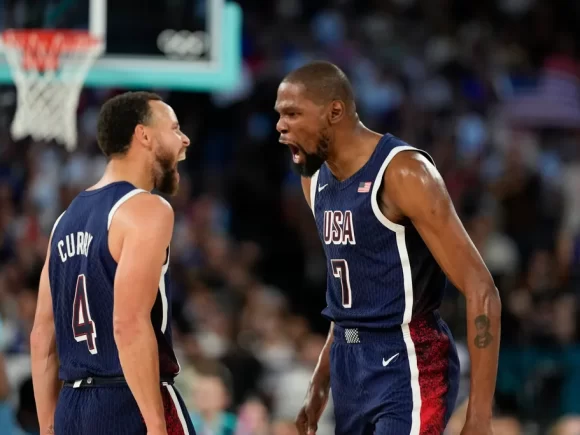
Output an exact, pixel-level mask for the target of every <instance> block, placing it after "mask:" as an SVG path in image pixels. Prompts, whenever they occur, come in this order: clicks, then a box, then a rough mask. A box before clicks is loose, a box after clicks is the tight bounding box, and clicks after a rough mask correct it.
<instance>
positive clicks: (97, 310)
mask: <svg viewBox="0 0 580 435" xmlns="http://www.w3.org/2000/svg"><path fill="white" fill-rule="evenodd" d="M98 142H99V146H100V148H101V150H102V152H103V153H104V154H105V156H107V158H108V160H109V162H108V165H107V168H106V170H105V173H104V175H103V177H102V178H101V180H100V181H99V182H98V183H97V184H96V185H94V186H93V187H91V188H89V189H87V190H85V191H83V192H81V193H80V194H79V195H78V196H77V197H76V198H75V199H74V200H73V201H72V202H71V204H70V206H69V207H68V209H67V210H65V212H64V213H63V214H62V215H61V216H60V217H59V219H58V220H57V221H56V223H55V225H54V228H53V230H52V234H51V239H50V242H49V248H48V253H47V257H46V263H45V265H44V269H43V271H42V275H41V279H40V289H39V296H38V307H37V312H36V317H35V322H34V328H33V331H32V335H31V348H32V378H33V382H34V393H35V397H36V404H37V409H38V418H39V422H40V427H41V433H42V434H49V433H55V434H62V435H65V434H67V435H68V434H70V435H73V434H74V435H80V434H82V435H93V434H94V435H103V434H111V435H112V434H115V435H117V434H118V435H122V434H127V435H133V434H135V435H137V434H151V435H153V434H155V435H174V434H175V435H177V434H179V435H184V434H194V433H195V432H194V430H193V427H192V425H191V422H190V420H189V414H188V412H187V411H186V409H185V406H184V404H183V401H182V400H181V397H180V396H179V394H178V393H177V391H176V390H175V388H174V387H173V378H174V377H175V376H176V375H177V374H178V372H179V364H178V362H177V359H176V357H175V354H174V353H173V349H172V342H171V308H170V307H171V303H170V300H171V288H170V285H169V281H168V266H169V243H170V240H171V234H172V231H173V210H172V208H171V206H170V205H169V204H168V203H167V202H166V201H165V200H164V199H162V198H161V197H160V196H158V195H154V194H151V193H150V191H151V190H152V189H153V188H157V189H158V190H159V191H160V192H162V193H167V194H173V193H175V192H176V191H177V186H178V182H179V175H178V172H177V162H178V161H179V160H183V159H185V152H186V149H187V147H188V146H189V139H188V138H187V136H186V135H185V134H183V132H182V131H181V130H180V128H179V123H178V121H177V118H176V116H175V113H174V112H173V110H172V109H171V107H169V106H168V105H167V104H165V103H164V102H163V101H161V98H159V97H158V96H157V95H155V94H150V93H146V92H134V93H126V94H122V95H119V96H116V97H114V98H112V99H110V100H109V101H107V102H106V103H105V104H104V105H103V107H102V109H101V113H100V117H99V122H98ZM59 379H60V380H61V381H63V382H64V385H62V388H61V382H60V381H59Z"/></svg>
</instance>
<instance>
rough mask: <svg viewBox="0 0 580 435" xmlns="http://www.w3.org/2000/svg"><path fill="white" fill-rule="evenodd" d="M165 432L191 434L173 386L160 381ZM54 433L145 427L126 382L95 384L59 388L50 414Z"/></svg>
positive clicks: (127, 434) (130, 432)
mask: <svg viewBox="0 0 580 435" xmlns="http://www.w3.org/2000/svg"><path fill="white" fill-rule="evenodd" d="M161 394H162V397H163V406H164V408H165V421H166V424H167V433H168V435H195V430H194V429H193V425H192V423H191V419H190V417H189V413H188V412H187V409H186V408H185V404H184V403H183V400H182V398H181V396H180V395H179V393H178V392H177V390H176V389H175V388H174V387H173V385H171V384H169V383H165V382H164V383H163V384H162V385H161ZM54 419H55V420H54V433H55V434H56V435H81V434H82V435H113V434H114V435H146V434H147V428H146V427H145V422H144V421H143V418H142V417H141V412H140V411H139V408H138V406H137V402H136V401H135V399H134V398H133V394H132V393H131V390H130V389H129V387H128V386H127V384H119V385H110V384H109V385H98V386H97V385H95V386H91V387H89V386H86V387H79V388H73V387H71V386H66V385H65V386H64V387H63V388H62V390H61V392H60V396H59V398H58V403H57V407H56V412H55V417H54Z"/></svg>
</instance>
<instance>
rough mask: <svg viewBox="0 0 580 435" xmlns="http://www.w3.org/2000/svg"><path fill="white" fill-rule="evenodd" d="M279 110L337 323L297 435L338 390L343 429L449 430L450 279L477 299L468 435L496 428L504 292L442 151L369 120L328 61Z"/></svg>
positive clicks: (310, 71) (287, 86)
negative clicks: (378, 128) (471, 229)
mask: <svg viewBox="0 0 580 435" xmlns="http://www.w3.org/2000/svg"><path fill="white" fill-rule="evenodd" d="M275 109H276V110H277V111H278V112H279V114H280V118H279V121H278V124H277V130H278V131H279V132H280V142H282V143H283V144H285V145H287V146H288V147H289V149H290V151H291V153H292V161H293V165H294V166H295V168H296V169H297V171H298V172H299V173H300V174H301V175H302V186H303V190H304V195H305V196H306V200H307V202H308V204H309V205H310V207H311V209H312V211H313V213H314V217H315V220H316V225H317V227H318V232H319V235H320V238H321V240H322V242H323V245H324V249H325V252H326V256H327V259H328V291H327V297H326V299H327V307H326V308H325V309H324V311H323V315H324V316H325V317H326V318H328V319H329V320H330V321H331V322H332V326H331V330H330V333H329V335H328V339H327V342H326V345H325V347H324V350H323V352H322V353H321V355H320V359H319V362H318V365H317V367H316V369H315V371H314V374H313V376H312V380H311V384H310V386H309V389H308V392H307V395H306V399H305V403H304V407H303V409H302V410H301V411H300V413H299V415H298V418H297V426H298V429H299V431H300V433H301V434H314V433H315V432H316V425H317V422H318V419H319V417H320V414H321V413H322V411H323V409H324V407H325V404H326V400H327V398H328V394H329V388H330V389H331V390H332V394H333V402H334V407H335V417H336V433H337V434H344V435H360V434H373V433H374V434H378V435H391V434H392V435H404V434H412V435H418V434H421V435H427V434H429V435H431V434H441V433H443V430H444V428H445V425H446V423H447V421H448V419H449V417H450V414H451V412H452V411H453V408H454V405H455V400H456V396H457V389H458V382H459V379H458V377H459V361H458V358H457V352H456V349H455V345H454V342H453V338H452V336H451V333H450V331H449V329H448V327H447V325H446V324H445V323H444V322H443V320H442V319H441V318H440V317H439V313H438V308H439V306H440V303H441V300H442V298H443V292H444V288H445V285H446V279H447V278H446V275H447V277H448V278H449V279H450V280H451V281H452V282H453V283H454V284H455V286H456V287H457V288H458V289H459V290H460V291H462V292H463V294H464V295H465V297H466V300H467V321H468V325H467V333H468V339H469V352H470V356H471V390H470V400H469V411H468V418H467V423H466V425H465V429H464V431H463V434H490V433H491V426H490V421H491V410H492V397H493V394H494V389H495V380H496V373H497V362H498V350H499V332H500V310H501V307H500V300H499V296H498V292H497V289H496V288H495V285H494V283H493V281H492V278H491V276H490V274H489V272H488V270H487V268H486V267H485V265H484V263H483V261H482V259H481V257H480V256H479V254H478V252H477V250H476V249H475V247H474V245H473V244H472V242H471V241H470V239H469V237H468V235H467V234H466V232H465V230H464V228H463V226H462V224H461V222H460V221H459V219H458V217H457V215H456V213H455V210H454V208H453V205H452V203H451V200H450V199H449V196H448V194H447V191H446V188H445V185H444V183H443V180H442V179H441V176H440V175H439V173H438V172H437V170H436V169H435V166H434V164H433V161H432V160H431V157H429V155H427V154H426V153H425V152H423V151H420V150H418V149H416V148H413V147H410V146H409V145H407V144H406V143H404V142H403V141H401V140H400V139H398V138H396V137H394V136H392V135H390V134H385V135H380V134H378V133H375V132H373V131H370V130H369V129H367V128H366V127H365V126H364V125H363V124H362V123H361V122H360V120H359V118H358V115H357V112H356V107H355V102H354V97H353V91H352V88H351V85H350V83H349V81H348V79H347V78H346V77H345V75H344V73H343V72H342V71H341V70H340V69H338V68H337V67H336V66H334V65H332V64H329V63H325V62H315V63H312V64H308V65H306V66H304V67H301V68H299V69H297V70H295V71H293V72H291V73H290V74H289V75H288V76H287V77H286V78H285V79H284V80H283V81H282V83H281V84H280V86H279V88H278V97H277V101H276V106H275ZM483 329H485V331H483Z"/></svg>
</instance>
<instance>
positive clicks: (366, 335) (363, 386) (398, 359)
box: [330, 314, 459, 435]
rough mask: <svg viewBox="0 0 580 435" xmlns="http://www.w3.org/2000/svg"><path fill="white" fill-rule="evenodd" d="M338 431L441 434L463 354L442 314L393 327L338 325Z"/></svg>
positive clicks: (334, 358)
mask: <svg viewBox="0 0 580 435" xmlns="http://www.w3.org/2000/svg"><path fill="white" fill-rule="evenodd" d="M330 355H331V356H330V358H331V392H332V398H333V402H334V412H335V419H336V432H335V433H336V434H337V435H406V434H410V435H441V434H443V432H444V430H445V426H446V425H447V422H448V420H449V418H450V416H451V413H452V412H453V409H454V407H455V401H456V399H457V393H458V389H459V359H458V356H457V350H456V348H455V343H454V341H453V338H452V336H451V332H450V331H449V328H448V327H447V325H446V324H445V322H443V320H441V318H440V317H439V315H438V314H431V315H428V316H426V317H423V318H418V319H413V321H412V322H411V323H410V324H409V325H406V326H402V327H399V328H396V329H393V330H388V331H387V330H363V329H360V328H341V327H339V326H337V325H335V327H334V343H333V345H332V347H331V353H330Z"/></svg>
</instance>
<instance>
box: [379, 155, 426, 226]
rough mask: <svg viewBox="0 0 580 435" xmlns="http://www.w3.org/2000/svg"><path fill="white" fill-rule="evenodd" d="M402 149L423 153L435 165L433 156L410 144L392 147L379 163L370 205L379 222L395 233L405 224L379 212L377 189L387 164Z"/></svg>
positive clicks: (381, 181) (380, 184) (381, 182)
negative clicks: (379, 166)
mask: <svg viewBox="0 0 580 435" xmlns="http://www.w3.org/2000/svg"><path fill="white" fill-rule="evenodd" d="M402 151H416V152H418V153H421V154H423V155H425V157H427V158H428V159H429V161H430V162H431V163H432V164H433V165H435V162H434V161H433V158H432V157H431V156H430V155H429V154H428V153H427V152H425V151H423V150H420V149H418V148H415V147H412V146H410V145H401V146H398V147H395V148H393V149H392V150H391V152H390V153H389V155H388V156H387V158H386V159H385V161H384V162H383V164H382V165H381V168H380V169H379V172H378V174H377V177H376V178H375V182H374V183H373V190H372V195H371V207H372V209H373V213H374V214H375V217H376V218H377V219H378V220H379V222H380V223H381V224H383V225H384V226H385V227H387V228H388V229H389V230H391V231H394V232H395V233H400V232H404V231H405V226H404V225H400V224H397V223H395V222H392V221H391V220H389V219H387V217H386V216H385V215H384V214H383V213H382V212H381V208H380V207H379V201H378V193H379V189H380V188H381V186H382V184H383V176H384V175H385V171H386V170H387V166H389V163H391V161H392V160H393V159H394V158H395V156H396V155H397V154H399V153H400V152H402Z"/></svg>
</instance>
